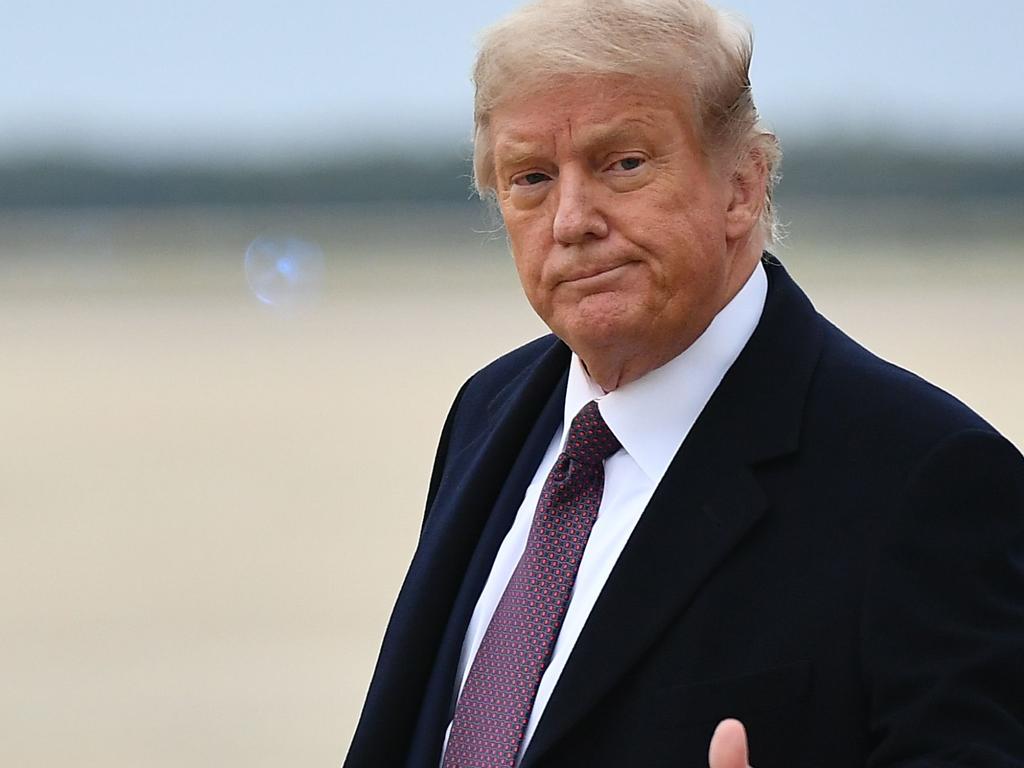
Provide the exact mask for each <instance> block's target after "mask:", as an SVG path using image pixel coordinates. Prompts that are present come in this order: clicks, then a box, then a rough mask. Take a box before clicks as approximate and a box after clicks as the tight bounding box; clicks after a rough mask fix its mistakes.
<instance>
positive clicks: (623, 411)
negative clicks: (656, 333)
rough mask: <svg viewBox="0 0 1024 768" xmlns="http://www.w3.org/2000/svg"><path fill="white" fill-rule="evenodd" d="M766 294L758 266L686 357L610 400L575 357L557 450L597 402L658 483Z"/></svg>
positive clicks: (625, 445)
mask: <svg viewBox="0 0 1024 768" xmlns="http://www.w3.org/2000/svg"><path fill="white" fill-rule="evenodd" d="M767 295H768V277H767V275H766V274H765V271H764V267H763V266H762V265H761V263H760V262H758V265H757V267H756V268H755V269H754V271H753V272H752V273H751V275H750V277H749V278H748V279H747V282H746V283H745V284H744V286H743V288H741V289H740V291H739V293H737V294H736V295H735V296H734V297H733V299H732V301H730V302H729V303H728V304H726V305H725V307H723V308H722V310H721V311H720V312H719V313H718V314H717V315H716V316H715V318H714V319H713V320H712V321H711V324H710V325H709V326H708V327H707V329H706V330H705V331H704V333H703V334H701V335H700V337H699V338H698V339H697V340H696V341H695V342H693V344H691V345H690V346H689V347H687V348H686V349H685V350H683V352H682V353H680V354H679V355H677V356H676V357H674V358H673V359H672V360H669V361H668V362H667V363H665V364H664V365H663V366H661V367H660V368H656V369H655V370H653V371H650V372H649V373H647V374H645V375H644V376H642V377H640V378H639V379H637V380H636V381H633V382H630V383H629V384H627V385H625V386H623V387H620V388H618V389H616V390H614V391H613V392H609V393H607V394H605V392H604V391H603V390H602V389H601V387H600V386H599V385H597V384H596V383H594V381H592V380H591V378H590V376H589V375H588V374H587V372H586V369H585V368H584V367H583V363H582V361H581V360H580V358H579V357H578V356H577V355H576V353H573V355H572V361H571V363H570V364H569V384H568V388H567V389H566V393H565V413H564V419H563V421H562V438H561V443H560V446H559V448H560V449H561V447H562V446H564V445H565V439H566V437H567V435H568V432H569V425H570V424H571V423H572V420H573V418H574V417H575V416H576V414H577V413H579V410H580V409H581V408H582V407H583V406H584V405H586V404H587V403H588V402H590V401H591V400H597V401H598V403H599V406H600V410H601V415H602V416H603V417H604V420H605V422H606V423H607V424H608V426H609V428H610V429H611V430H612V432H614V433H615V436H616V437H617V438H618V440H619V442H620V443H621V444H622V447H623V449H624V450H625V451H626V453H628V454H629V455H630V456H631V457H632V458H633V460H634V461H636V463H637V464H638V465H639V466H640V469H642V470H643V472H644V474H646V475H647V476H648V477H649V478H650V479H651V481H652V482H654V483H658V482H660V481H661V478H662V477H663V476H664V475H665V471H666V470H667V469H668V465H669V464H670V463H671V462H672V458H673V457H674V456H675V455H676V452H677V451H678V450H679V446H680V445H682V443H683V440H684V439H685V438H686V435H687V434H688V433H689V431H690V428H691V427H692V426H693V424H694V422H695V421H696V420H697V417H698V416H699V415H700V412H701V411H702V410H704V406H705V405H707V402H708V400H710V399H711V395H712V394H713V393H714V391H715V389H716V388H717V387H718V384H719V383H720V382H721V380H722V377H724V376H725V373H726V371H728V370H729V368H730V367H731V366H732V364H733V363H734V362H735V361H736V358H737V357H739V354H740V352H741V351H742V350H743V347H744V346H746V344H747V341H748V340H749V339H750V336H751V335H752V334H753V333H754V329H755V328H756V327H757V323H758V321H759V320H760V319H761V312H762V311H763V310H764V302H765V298H766V297H767Z"/></svg>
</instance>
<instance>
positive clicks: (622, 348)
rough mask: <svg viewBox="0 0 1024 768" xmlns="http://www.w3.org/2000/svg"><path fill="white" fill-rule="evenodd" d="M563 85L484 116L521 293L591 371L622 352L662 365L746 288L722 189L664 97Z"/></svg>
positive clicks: (583, 83)
mask: <svg viewBox="0 0 1024 768" xmlns="http://www.w3.org/2000/svg"><path fill="white" fill-rule="evenodd" d="M558 85H559V87H557V88H552V89H550V90H545V91H542V92H540V93H537V94H535V95H532V96H526V97H525V98H518V99H510V100H509V103H507V104H505V105H502V106H500V107H499V108H498V109H496V110H495V111H494V112H493V113H492V116H491V136H492V140H493V142H494V164H495V186H496V190H497V193H498V200H499V204H500V206H501V212H502V216H503V218H504V220H505V226H506V229H507V231H508V235H509V238H510V241H511V246H512V253H513V257H514V259H515V263H516V268H517V270H518V271H519V277H520V279H521V281H522V284H523V288H524V289H525V292H526V296H527V298H528V299H529V301H530V303H531V305H532V306H533V308H534V310H535V311H536V312H537V314H539V315H540V317H541V318H542V319H543V320H544V321H545V322H546V323H547V324H548V326H549V327H550V328H551V329H552V330H553V331H554V332H555V333H556V334H557V335H558V336H559V337H561V338H562V339H563V340H564V341H565V342H566V343H567V344H569V346H570V347H571V348H572V349H574V350H575V351H576V352H577V353H579V354H580V356H581V357H582V358H583V360H584V362H585V363H587V364H588V366H589V365H590V364H591V360H588V355H589V356H591V357H594V356H598V357H599V356H601V355H613V356H614V355H619V356H622V355H628V354H629V353H630V351H632V352H634V353H635V352H638V351H639V352H643V353H645V354H653V355H655V356H660V357H664V359H661V360H660V361H659V362H658V364H661V363H664V362H666V361H667V360H668V359H671V357H673V356H675V355H676V354H678V353H679V352H680V351H682V350H683V349H685V348H686V347H687V346H689V344H691V343H692V342H693V341H694V340H695V339H696V338H697V337H698V336H699V335H700V334H701V333H703V331H704V329H705V328H706V327H707V325H708V324H709V323H710V322H711V320H712V319H713V317H714V316H715V314H717V312H718V311H719V310H720V309H721V308H722V307H723V306H724V305H725V304H726V303H727V302H728V300H729V299H730V298H731V296H732V294H733V293H735V291H736V290H738V287H739V286H741V285H742V279H739V280H738V277H737V274H736V272H737V271H738V270H739V269H741V267H740V266H738V265H734V264H733V263H732V262H733V261H734V259H733V257H732V256H730V249H729V248H728V246H727V233H726V211H727V209H728V207H729V204H730V199H731V195H732V190H731V184H730V183H729V180H728V179H727V178H722V177H721V176H720V174H719V173H718V172H717V171H716V170H715V169H714V167H713V166H712V164H711V162H710V161H709V160H708V158H707V157H705V155H704V154H703V153H702V151H701V147H700V145H699V141H698V138H697V135H696V133H695V131H694V129H693V127H692V125H691V121H690V120H689V118H688V117H687V116H686V115H685V114H683V112H682V106H681V99H679V98H678V96H674V95H673V94H671V93H670V92H669V91H668V90H667V89H665V88H662V87H660V86H658V85H654V84H651V83H644V82H641V81H639V80H637V79H634V78H627V77H619V76H614V77H574V78H566V79H565V80H564V82H560V83H559V84H558ZM734 267H735V268H734ZM747 274H749V270H748V272H747ZM742 277H743V278H744V279H745V277H746V275H743V276H742ZM737 281H738V282H737ZM662 353H664V354H662ZM666 355H667V356H666Z"/></svg>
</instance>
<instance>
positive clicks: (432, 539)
mask: <svg viewBox="0 0 1024 768" xmlns="http://www.w3.org/2000/svg"><path fill="white" fill-rule="evenodd" d="M548 343H549V344H550V346H549V348H548V349H547V350H546V351H544V352H543V353H542V354H541V355H540V356H539V358H538V359H537V360H536V361H535V362H534V363H533V364H532V365H530V366H529V367H528V368H526V369H524V370H523V371H521V372H520V373H519V374H518V375H516V376H515V377H513V378H512V379H511V380H510V381H509V382H508V383H507V384H506V385H505V386H504V387H503V388H502V390H501V391H500V393H499V394H498V395H497V396H495V397H494V398H493V399H492V400H491V402H490V404H489V405H488V407H487V409H486V415H484V417H483V419H482V420H483V421H485V424H484V425H482V426H481V427H480V428H479V429H476V426H477V425H474V431H475V432H476V434H477V436H476V437H475V438H474V439H473V440H471V441H470V442H468V443H466V444H464V445H463V446H462V447H459V448H457V449H456V450H457V453H454V454H450V455H449V456H448V457H447V461H446V464H445V469H444V476H443V480H442V481H441V483H440V485H439V487H438V489H437V493H436V494H435V496H434V503H433V505H432V507H431V509H430V513H429V516H428V518H427V520H426V522H425V524H424V527H423V531H422V533H421V536H420V541H419V545H418V546H417V549H416V553H415V555H414V556H413V560H412V563H411V564H410V566H409V571H408V573H407V574H406V578H405V581H404V583H403V585H402V589H401V591H400V593H399V595H398V599H397V601H396V603H395V608H394V610H393V612H392V615H391V620H390V622H389V624H388V629H387V632H386V633H385V636H384V640H383V643H382V645H381V651H380V655H379V657H378V660H377V666H376V668H375V670H374V675H373V679H372V681H371V683H370V688H369V691H368V693H367V697H366V703H365V705H364V708H363V713H362V716H361V718H360V722H359V726H358V727H357V730H356V733H355V736H354V737H353V741H352V746H351V748H350V751H349V755H348V759H347V761H346V763H345V765H346V768H349V767H351V768H357V767H358V766H363V765H366V766H370V765H374V766H397V765H402V764H404V763H405V761H406V757H407V752H408V749H409V746H410V741H411V740H412V738H413V734H414V731H415V728H416V723H417V719H418V715H419V712H420V705H421V701H422V697H423V695H424V691H425V690H426V689H427V687H428V681H429V679H430V676H431V672H432V670H433V668H434V664H435V660H436V658H437V655H438V653H439V652H440V650H441V649H440V647H439V646H440V643H441V639H442V636H443V635H444V632H445V628H446V626H447V625H448V622H449V617H450V615H451V611H452V608H453V604H454V603H455V600H456V597H457V595H458V592H459V589H460V587H461V585H462V583H463V579H464V577H465V575H466V572H467V568H468V566H469V563H470V558H471V557H472V555H473V552H474V550H475V548H476V546H477V544H478V542H479V540H480V537H481V534H482V532H483V530H484V526H485V524H486V522H487V520H488V516H489V515H490V513H491V511H492V509H493V506H494V503H495V500H496V498H497V496H498V493H499V491H500V490H501V488H502V486H503V485H504V483H505V481H506V479H507V478H508V476H509V472H510V470H511V468H512V466H513V464H514V463H515V462H516V459H517V457H518V456H519V454H520V451H521V449H522V447H523V444H524V442H525V441H526V439H527V436H528V435H529V433H530V430H531V428H532V427H533V426H534V424H535V423H536V422H537V420H538V418H539V416H540V414H541V411H542V410H543V409H544V407H545V405H546V404H548V402H549V400H550V398H551V395H552V392H553V390H554V389H555V388H556V387H557V385H558V382H559V381H560V380H561V379H562V378H563V376H564V373H565V370H566V365H567V360H568V356H569V352H568V349H567V348H566V347H565V346H564V345H563V344H561V343H560V342H555V341H549V342H548ZM552 429H554V426H552ZM545 445H546V444H545ZM537 459H538V460H539V459H540V456H538V457H537Z"/></svg>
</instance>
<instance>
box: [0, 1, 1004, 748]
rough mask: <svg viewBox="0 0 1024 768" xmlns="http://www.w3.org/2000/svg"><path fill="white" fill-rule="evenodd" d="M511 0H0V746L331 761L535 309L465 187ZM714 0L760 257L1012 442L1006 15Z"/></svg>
mask: <svg viewBox="0 0 1024 768" xmlns="http://www.w3.org/2000/svg"><path fill="white" fill-rule="evenodd" d="M516 5H517V3H514V2H510V1H508V0H493V1H492V2H489V3H479V2H470V1H469V0H439V2H435V3H430V4H407V3H399V2H397V0H377V2H374V3H358V4H356V3H350V2H347V1H346V0H334V2H326V0H291V2H289V3H277V2H271V0H245V2H242V1H241V0H223V1H222V2H217V3H209V2H200V0H178V1H177V2H175V3H173V4H172V3H156V2H137V1H132V2H130V1H129V0H93V1H92V2H89V3H71V2H36V3H31V4H30V3H6V4H5V7H4V9H3V10H4V14H3V15H4V20H5V21H4V26H3V28H2V30H0V51H2V53H0V57H2V64H3V65H2V66H0V355H2V363H0V434H2V436H3V437H2V439H0V514H2V521H3V523H2V528H0V595H2V601H0V605H2V611H3V624H2V637H3V649H4V652H3V654H2V661H0V664H2V673H3V679H4V681H5V684H4V686H3V694H2V696H0V721H2V722H3V723H4V728H3V730H4V736H3V738H0V763H2V764H3V765H12V766H13V765H17V766H24V767H26V768H27V767H29V766H32V767H34V766H55V765H61V764H68V762H69V761H73V762H74V764H75V765H76V766H78V767H79V768H88V767H89V766H104V768H116V767H117V766H135V767H137V766H192V767H196V768H199V767H200V766H215V765H216V766H246V768H258V767H260V766H280V765H305V766H319V765H325V766H337V765H338V764H340V763H341V761H342V759H343V757H344V754H345V751H346V748H347V745H348V742H349V740H350V738H351V735H352V731H353V729H354V727H355V722H356V718H357V715H358V712H359V708H360V706H361V703H362V698H363V695H364V693H365V690H366V686H367V684H368V682H369V678H370V674H371V671H372V666H373V662H374V660H375V657H376V651H377V647H378V643H379V641H380V638H381V636H382V634H383V631H384V628H385V624H386V621H387V617H388V614H389V612H390V607H391V603H392V600H393V598H394V596H395V594H396V592H397V590H398V587H399V585H400V582H401V578H402V576H403V574H404V569H405V566H406V565H407V563H408V560H409V557H410V556H411V553H412V550H413V548H414V546H415V539H416V534H417V531H418V525H419V520H420V515H421V513H422V508H421V507H422V500H423V498H424V495H425V492H426V484H427V478H428V472H429V467H430V463H431V460H432V456H433V450H434V443H435V440H436V437H437V435H438V432H439V430H440V428H441V424H442V422H443V419H444V416H445V413H446V410H447V407H448V404H449V402H450V400H451V398H452V397H453V395H454V393H455V391H456V389H457V388H458V386H459V385H460V384H461V382H462V381H463V380H464V379H465V378H466V377H467V376H468V375H469V374H471V373H472V372H473V371H475V370H476V369H477V368H479V367H480V366H482V365H483V364H485V363H486V362H487V361H489V360H490V359H492V358H493V357H494V356H496V355H498V354H500V353H502V352H504V351H506V350H508V349H511V348H512V347H514V346H517V345H518V344H520V343H522V342H524V341H526V340H528V339H530V338H532V337H534V336H535V335H537V334H539V333H541V332H542V331H543V327H542V326H541V324H540V322H539V321H538V320H537V319H536V318H534V317H533V315H532V313H531V311H530V310H529V308H528V306H527V305H526V303H525V301H524V300H523V299H522V298H521V296H520V294H519V287H518V282H517V279H516V276H515V273H514V270H513V267H512V263H511V260H510V258H509V257H508V255H507V252H506V248H505V243H504V238H503V235H502V232H501V230H500V226H499V225H498V223H497V222H495V221H494V219H493V217H491V216H489V215H488V214H487V212H486V211H484V210H483V208H482V206H481V204H480V203H479V201H478V200H476V199H475V198H473V197H472V195H471V194H470V185H469V173H470V166H469V162H468V160H469V152H470V150H469V141H468V139H469V136H470V134H471V100H472V91H471V86H470V82H469V77H468V73H469V69H470V67H471V63H472V57H473V51H474V36H475V33H476V32H477V31H478V30H479V29H480V28H481V27H483V26H484V25H486V24H488V23H490V22H492V21H495V20H497V19H498V18H499V17H500V16H502V15H503V14H505V13H506V12H508V11H509V10H511V9H512V8H513V7H515V6H516ZM730 7H731V8H733V9H734V10H736V11H738V12H741V13H742V14H743V15H744V16H746V17H747V18H748V19H749V20H751V22H752V23H753V26H754V28H755V31H756V38H757V45H756V47H755V64H754V72H753V80H754V89H755V95H756V97H757V100H758V102H759V104H760V107H761V111H762V113H763V115H764V117H765V118H766V119H767V121H768V122H769V123H770V124H771V125H773V126H774V127H775V128H776V130H777V132H778V134H779V136H780V137H781V140H782V143H783V147H784V149H785V152H786V159H785V161H784V179H783V182H782V185H781V187H780V189H779V194H778V200H779V208H780V210H781V214H782V218H783V220H784V221H785V222H787V224H788V230H789V236H788V238H787V240H786V242H785V244H784V245H782V246H781V247H780V248H778V249H776V252H777V254H778V255H779V257H780V258H781V259H782V260H783V261H784V262H785V263H786V264H787V266H788V267H789V268H790V270H791V271H792V272H793V273H794V274H795V276H796V277H797V279H798V280H800V281H801V283H802V284H803V285H804V287H805V288H806V289H807V290H808V292H809V294H810V295H811V297H812V298H813V299H814V300H815V302H816V304H817V306H818V308H819V309H820V310H821V311H822V312H823V313H825V314H826V315H827V316H829V317H830V318H832V319H833V320H835V321H836V322H837V323H839V324H840V325H841V326H842V327H844V328H845V329H846V330H847V331H848V332H850V333H851V334H852V335H854V336H855V337H856V338H858V339H859V340H860V341H862V342H863V343H864V344H866V345H867V346H868V347H869V348H871V349H873V350H875V351H876V352H878V353H880V354H882V355H884V356H886V357H888V358H890V359H892V360H894V361H897V362H899V363H900V364H902V365H904V366H906V367H908V368H911V369H913V370H915V371H917V372H919V373H921V374H923V375H924V376H926V377H927V378H929V379H931V380H933V381H935V382H936V383H938V384H939V385H941V386H943V387H944V388H946V389H948V390H950V391H952V392H953V393H954V394H956V395H957V396H959V397H960V398H961V399H963V400H965V401H966V402H967V403H968V404H969V405H971V406H972V407H974V408H975V409H976V410H978V411H979V412H980V413H981V414H982V415H984V416H985V417H986V418H988V419H989V420H990V421H992V422H993V423H994V424H996V426H998V427H999V428H1000V429H1001V430H1002V431H1003V432H1004V433H1005V434H1006V435H1007V436H1008V437H1009V438H1010V439H1011V440H1013V441H1015V442H1016V443H1017V444H1018V445H1022V444H1024V404H1022V402H1021V396H1020V391H1021V388H1020V383H1019V382H1020V380H1021V377H1022V374H1024V358H1022V348H1024V301H1022V297H1024V293H1022V287H1024V260H1022V256H1024V246H1022V242H1024V216H1022V213H1024V181H1022V179H1024V98H1021V97H1022V96H1024V93H1022V91H1021V88H1020V69H1019V61H1018V57H1017V54H1016V51H1017V50H1018V48H1019V40H1018V36H1019V32H1020V30H1021V29H1024V6H1022V5H1021V4H1020V3H1019V2H1016V1H1015V0H977V2H974V3H972V4H970V6H965V5H963V4H962V3H952V2H949V3H943V2H938V3H936V2H934V0H930V1H929V2H924V0H904V1H903V2H901V3H896V4H891V3H883V2H881V0H866V2H863V3H857V4H839V5H836V4H822V3H820V2H812V0H777V1H776V2H772V3H756V2H754V0H737V2H734V3H732V4H731V6H730ZM538 45H543V41H538Z"/></svg>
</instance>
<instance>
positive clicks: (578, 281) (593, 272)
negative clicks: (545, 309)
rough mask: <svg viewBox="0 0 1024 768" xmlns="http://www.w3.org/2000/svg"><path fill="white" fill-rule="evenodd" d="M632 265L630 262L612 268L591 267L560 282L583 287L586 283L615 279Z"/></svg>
mask: <svg viewBox="0 0 1024 768" xmlns="http://www.w3.org/2000/svg"><path fill="white" fill-rule="evenodd" d="M632 263H633V262H631V261H624V262H622V263H620V264H614V265H612V266H603V267H592V268H590V269H587V270H582V271H580V272H578V273H576V274H572V275H569V276H568V277H566V278H565V279H564V280H562V281H561V282H563V283H571V284H574V285H579V286H585V285H586V284H587V283H588V282H601V281H605V280H608V279H615V278H617V277H619V275H620V273H621V272H623V271H624V270H625V269H626V268H627V267H628V266H629V265H630V264H632Z"/></svg>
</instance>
